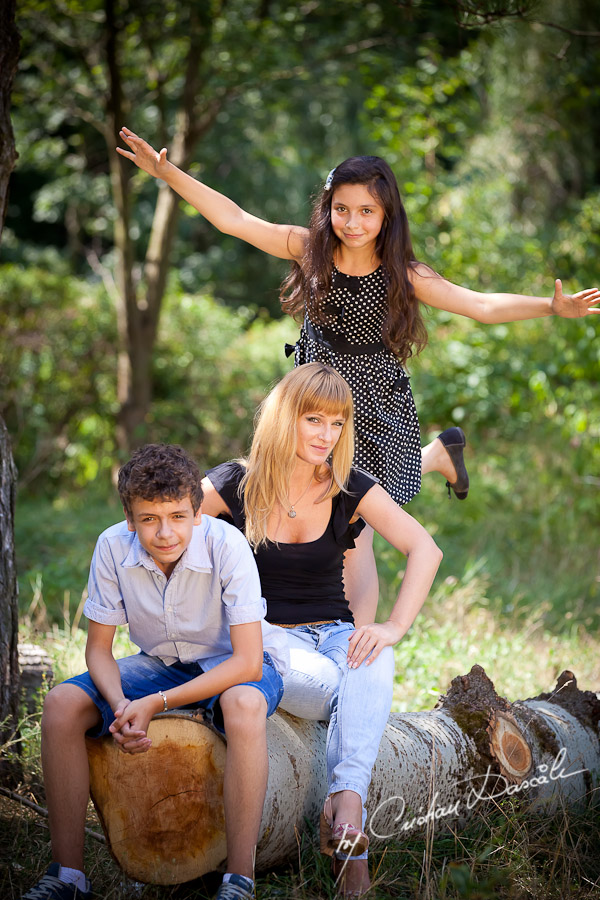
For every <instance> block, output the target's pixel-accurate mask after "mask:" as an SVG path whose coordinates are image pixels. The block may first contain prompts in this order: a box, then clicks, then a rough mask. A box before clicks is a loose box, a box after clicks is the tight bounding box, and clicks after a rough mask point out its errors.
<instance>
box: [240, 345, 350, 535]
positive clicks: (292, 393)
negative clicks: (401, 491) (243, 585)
mask: <svg viewBox="0 0 600 900" xmlns="http://www.w3.org/2000/svg"><path fill="white" fill-rule="evenodd" d="M309 412H320V413H324V414H325V415H340V416H343V417H344V418H345V420H346V421H345V424H344V427H343V428H342V433H341V434H340V437H339V439H338V442H337V444H336V445H335V447H334V448H333V452H332V454H331V459H330V466H331V469H330V470H329V469H327V470H326V471H322V470H323V469H324V467H323V466H316V467H315V478H316V479H317V480H318V481H323V482H325V481H326V480H327V479H329V478H330V479H331V484H330V486H329V488H328V489H327V491H326V493H325V494H324V495H323V498H322V499H323V500H326V499H327V498H328V497H335V495H336V494H339V493H340V491H343V490H345V489H346V484H347V482H348V477H349V475H350V468H351V466H352V459H353V456H354V427H353V421H352V394H351V393H350V388H349V387H348V384H347V382H346V381H345V380H344V379H343V378H342V376H341V375H340V374H339V373H338V372H336V370H335V369H332V368H331V366H326V365H324V364H323V363H320V362H312V363H306V365H303V366H299V367H298V368H296V369H293V370H292V371H291V372H288V374H287V375H286V376H285V377H284V378H282V380H281V381H280V382H279V384H277V385H276V386H275V387H274V388H273V390H272V391H271V392H270V393H269V394H268V395H267V397H266V398H265V399H264V400H263V402H262V403H261V405H260V407H259V409H258V411H257V414H256V419H255V424H254V437H253V439H252V446H251V448H250V454H249V456H248V458H247V459H246V460H243V461H242V462H243V463H244V464H245V466H246V474H245V475H244V478H243V479H242V482H241V484H240V497H243V500H244V512H245V514H246V538H247V539H248V541H249V543H250V544H251V545H252V546H253V547H257V546H259V545H260V544H264V543H266V541H267V521H268V519H269V516H270V515H271V513H272V512H273V510H274V509H275V507H276V505H277V503H279V504H280V505H281V506H282V507H283V508H284V509H287V508H288V506H289V500H288V492H289V483H290V478H291V476H292V472H293V471H294V466H295V465H296V444H297V422H298V419H299V418H300V416H303V415H305V414H306V413H309ZM319 470H321V471H319Z"/></svg>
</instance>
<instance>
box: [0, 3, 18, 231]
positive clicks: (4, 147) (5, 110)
mask: <svg viewBox="0 0 600 900" xmlns="http://www.w3.org/2000/svg"><path fill="white" fill-rule="evenodd" d="M15 7H16V0H4V3H0V235H1V234H2V229H3V227H4V219H5V218H6V209H7V206H8V182H9V179H10V175H11V172H12V170H13V167H14V164H15V161H16V159H17V152H16V150H15V139H14V135H13V130H12V124H11V121H10V95H11V92H12V85H13V79H14V77H15V72H16V71H17V62H18V60H19V44H20V38H19V32H18V31H17V26H16V25H15Z"/></svg>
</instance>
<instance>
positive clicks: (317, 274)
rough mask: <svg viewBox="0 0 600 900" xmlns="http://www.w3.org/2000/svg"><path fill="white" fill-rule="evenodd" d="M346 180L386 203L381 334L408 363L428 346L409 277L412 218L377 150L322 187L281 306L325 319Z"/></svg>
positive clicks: (380, 242) (380, 241) (379, 247)
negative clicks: (338, 201) (334, 217)
mask: <svg viewBox="0 0 600 900" xmlns="http://www.w3.org/2000/svg"><path fill="white" fill-rule="evenodd" d="M343 184H364V185H365V186H366V187H367V188H368V189H369V191H370V192H371V193H372V194H373V195H374V196H375V197H376V198H377V199H378V200H379V202H380V203H381V205H382V206H383V209H384V212H385V218H384V221H383V225H382V226H381V231H380V232H379V235H378V237H377V243H376V246H375V252H376V254H377V256H378V257H379V259H381V264H382V271H383V276H384V278H385V280H386V282H387V299H388V314H387V317H386V320H385V322H384V324H383V331H382V339H383V342H384V343H385V345H386V347H388V348H389V349H390V350H391V351H392V352H393V353H394V354H395V355H396V356H397V357H398V359H399V360H400V361H401V362H402V363H404V362H406V360H407V359H409V358H410V357H411V356H413V354H414V353H420V352H421V350H422V349H423V348H424V347H425V345H426V344H427V329H426V328H425V323H424V322H423V318H422V316H421V311H420V309H419V301H418V300H417V298H416V297H415V292H414V288H413V286H412V284H411V282H410V279H409V277H408V270H409V269H410V268H413V267H414V266H415V265H416V264H417V259H416V258H415V255H414V252H413V248H412V242H411V239H410V230H409V227H408V219H407V217H406V212H405V209H404V205H403V203H402V200H401V199H400V192H399V191H398V184H397V183H396V178H395V176H394V173H393V172H392V170H391V169H390V167H389V166H388V164H387V163H386V162H385V160H383V159H380V158H379V157H378V156H353V157H351V158H350V159H346V160H345V161H344V162H343V163H341V164H340V165H339V166H338V167H337V168H336V169H335V170H334V172H333V177H332V178H331V183H330V187H329V190H326V189H325V188H323V189H322V190H321V193H320V195H319V196H318V197H317V199H316V201H315V204H314V207H313V212H312V216H311V219H310V223H309V237H308V241H307V245H306V251H305V254H304V257H303V258H302V259H301V260H300V262H293V263H292V267H291V270H290V273H289V275H288V276H287V278H286V279H285V281H284V282H283V284H282V286H281V304H282V307H283V309H284V311H285V312H287V313H289V314H290V315H292V316H294V317H295V318H297V319H299V320H300V319H301V318H302V317H303V316H304V312H305V309H308V310H309V313H310V318H311V319H312V321H313V322H314V323H315V324H323V321H324V311H323V300H324V298H325V297H326V296H327V294H328V292H329V289H330V287H331V276H332V261H333V258H334V252H335V250H336V248H337V247H338V246H339V243H340V242H339V239H338V238H337V237H336V236H335V234H334V233H333V228H332V227H331V200H332V196H333V193H334V191H335V190H336V188H338V187H341V185H343Z"/></svg>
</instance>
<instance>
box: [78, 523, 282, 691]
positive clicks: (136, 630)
mask: <svg viewBox="0 0 600 900" xmlns="http://www.w3.org/2000/svg"><path fill="white" fill-rule="evenodd" d="M266 609H267V604H266V601H265V600H264V598H263V597H262V596H261V592H260V581H259V577H258V571H257V568H256V563H255V561H254V556H253V554H252V551H251V549H250V546H249V544H248V542H247V541H246V538H245V537H244V536H243V535H242V534H241V532H240V531H238V529H237V528H234V527H233V525H229V524H228V523H227V522H223V521H221V520H220V519H214V518H212V516H207V515H203V516H202V519H201V521H200V524H199V525H195V526H194V528H193V531H192V539H191V541H190V543H189V545H188V546H187V548H186V549H185V551H184V552H183V554H182V555H181V557H180V558H179V560H178V561H177V564H176V565H175V568H174V570H173V572H172V574H171V577H170V578H169V579H167V577H166V575H165V574H164V573H163V572H161V570H160V569H159V567H158V566H157V564H156V563H155V561H154V560H153V559H152V557H151V556H150V554H149V553H148V552H147V551H146V550H144V548H143V547H142V545H141V544H140V541H139V538H138V536H137V534H136V533H135V532H133V531H129V529H128V528H127V522H120V523H119V524H117V525H113V526H112V527H111V528H107V530H106V531H104V532H103V533H102V534H101V535H100V537H99V538H98V542H97V544H96V549H95V550H94V556H93V557H92V564H91V567H90V577H89V581H88V598H87V600H86V603H85V606H84V610H83V611H84V613H85V615H86V616H87V617H88V619H92V621H94V622H100V623H101V624H103V625H125V624H128V625H129V634H130V637H131V639H132V641H134V643H135V644H137V646H138V647H140V649H141V650H143V651H144V652H145V653H148V654H149V655H150V656H158V657H160V658H161V659H162V660H163V662H164V663H166V664H167V665H171V664H172V663H174V662H177V660H181V662H184V663H187V662H198V663H199V664H200V665H201V666H202V668H203V669H204V671H208V670H209V669H212V668H213V667H214V666H216V665H218V663H220V662H222V661H223V660H224V659H227V658H228V657H229V656H231V654H232V652H233V650H232V646H231V639H230V635H229V628H230V626H231V625H244V624H246V623H247V622H257V621H260V622H261V627H262V635H263V647H264V649H265V650H266V651H267V652H268V653H269V654H270V655H271V657H272V659H273V662H274V663H275V666H276V668H277V669H278V671H279V672H280V673H281V674H282V675H283V674H285V673H286V672H287V670H288V668H289V650H288V644H287V635H286V634H285V632H284V630H283V629H282V628H278V627H277V626H276V625H270V624H269V623H268V622H265V619H264V617H265V613H266Z"/></svg>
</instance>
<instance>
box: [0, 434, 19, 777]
mask: <svg viewBox="0 0 600 900" xmlns="http://www.w3.org/2000/svg"><path fill="white" fill-rule="evenodd" d="M16 481H17V470H16V468H15V464H14V462H13V457H12V451H11V446H10V438H9V435H8V431H7V429H6V425H5V424H4V421H3V420H2V419H1V418H0V547H1V548H2V552H1V553H0V748H2V747H8V748H9V750H10V749H14V748H11V747H10V745H11V744H12V742H13V741H14V739H15V738H16V737H17V728H18V713H19V658H18V651H17V635H18V628H19V610H18V604H17V597H18V593H17V567H16V563H15V542H14V518H15V485H16ZM14 746H15V747H18V744H15V745H14ZM19 773H20V766H19V764H18V762H17V761H16V757H15V756H14V754H13V753H10V752H9V753H8V754H6V755H3V756H2V757H0V782H3V783H8V782H13V781H15V780H17V779H18V777H19Z"/></svg>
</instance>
